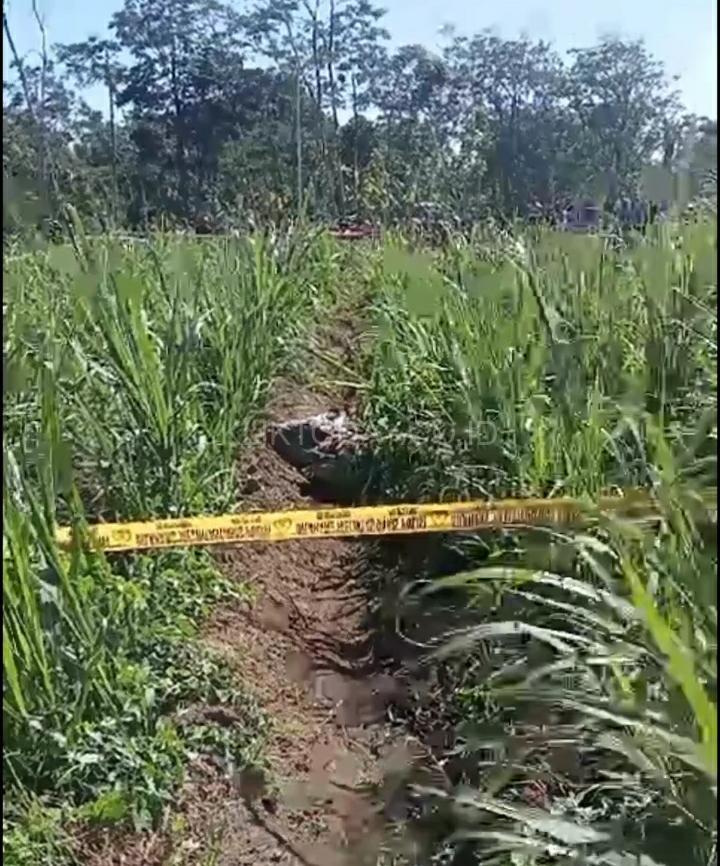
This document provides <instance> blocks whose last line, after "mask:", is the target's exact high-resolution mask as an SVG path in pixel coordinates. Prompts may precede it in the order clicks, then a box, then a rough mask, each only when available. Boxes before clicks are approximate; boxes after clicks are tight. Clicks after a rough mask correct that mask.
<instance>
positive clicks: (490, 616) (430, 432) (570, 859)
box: [364, 224, 717, 866]
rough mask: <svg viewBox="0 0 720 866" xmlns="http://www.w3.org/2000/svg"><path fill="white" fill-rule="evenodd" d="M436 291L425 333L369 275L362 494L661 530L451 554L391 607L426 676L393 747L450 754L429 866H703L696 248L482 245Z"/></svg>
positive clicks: (452, 253) (548, 240)
mask: <svg viewBox="0 0 720 866" xmlns="http://www.w3.org/2000/svg"><path fill="white" fill-rule="evenodd" d="M433 267H435V268H436V270H437V273H438V274H442V275H443V277H444V284H443V290H442V292H441V293H439V297H437V298H436V303H435V309H434V310H432V311H431V313H430V314H429V315H427V314H426V315H419V314H418V310H417V305H416V303H415V298H414V295H413V293H412V292H410V294H409V295H408V285H409V281H411V279H412V274H411V273H410V272H408V273H406V274H405V276H401V277H400V278H398V276H397V274H395V275H394V276H393V275H388V273H387V271H385V272H383V270H382V269H379V270H378V272H377V274H376V281H377V294H376V297H377V302H376V337H377V339H376V341H375V344H374V346H373V347H372V349H371V350H370V351H369V352H368V354H367V356H366V357H365V359H364V364H365V371H366V376H367V388H366V391H365V394H366V401H365V404H364V413H365V421H366V425H367V428H368V432H369V434H370V437H371V439H372V441H373V442H374V448H375V450H374V455H373V457H374V475H373V478H372V481H371V484H372V485H374V490H373V494H374V495H375V496H377V497H380V498H385V499H388V498H393V499H396V500H403V499H405V500H408V501H414V500H421V499H424V500H426V501H438V500H441V499H447V500H452V499H458V498H463V497H473V498H475V497H477V498H484V497H504V496H512V495H516V496H517V495H519V496H556V495H575V496H580V497H584V498H586V499H587V500H588V501H592V500H594V499H596V498H597V496H598V495H599V494H600V493H603V492H612V491H614V490H618V489H619V488H625V487H631V486H641V487H644V488H646V489H648V491H649V492H650V493H651V495H652V496H653V497H654V498H655V499H656V502H657V505H658V509H659V511H660V512H661V514H662V519H661V521H660V524H659V526H655V527H650V528H648V527H641V526H638V525H635V524H629V523H621V522H617V521H614V520H609V519H608V518H606V517H602V516H601V515H597V516H596V519H594V520H592V521H591V524H590V526H589V527H588V528H587V530H586V532H585V533H584V534H578V533H572V532H567V533H557V532H547V531H542V530H540V529H536V530H523V531H520V530H518V531H513V532H503V533H500V534H492V533H491V534H487V533H485V534H483V535H472V534H471V535H468V536H463V537H460V538H458V537H457V536H456V537H454V538H453V539H452V540H448V541H447V542H446V544H445V546H446V547H449V548H451V551H452V553H453V554H454V559H453V561H454V562H462V563H464V567H463V570H462V571H461V572H459V573H454V574H449V575H446V576H444V577H438V576H437V574H434V573H433V572H432V571H431V570H428V569H430V568H431V566H427V569H426V571H427V573H426V572H425V571H422V570H421V572H420V573H417V574H416V575H415V580H414V581H413V582H412V583H411V585H410V586H409V587H406V588H405V591H404V592H403V599H404V603H405V604H406V605H407V608H406V609H404V612H403V613H402V614H401V617H402V621H403V622H404V623H405V627H404V631H405V634H406V635H407V636H408V637H409V638H410V639H412V640H414V641H418V642H420V643H423V642H424V644H425V659H426V662H427V663H428V664H429V665H431V666H433V667H436V668H437V670H438V677H437V680H436V682H437V683H438V685H437V686H436V687H435V688H434V691H433V698H432V701H431V702H429V703H428V704H427V706H424V707H423V708H422V710H421V711H419V712H418V711H417V710H416V711H415V712H414V713H413V714H412V715H411V717H410V724H412V725H413V726H414V727H416V728H417V732H418V734H419V735H420V736H422V735H423V734H428V733H430V732H431V731H435V730H437V729H442V730H443V731H444V733H445V741H446V742H448V741H449V742H451V743H452V746H451V747H449V748H448V749H446V750H444V751H441V752H440V754H439V755H438V758H439V759H440V766H442V767H443V768H444V771H445V774H446V784H445V785H444V786H436V787H434V788H427V787H426V788H425V789H423V790H421V791H420V792H419V793H420V810H419V811H420V813H421V815H420V817H419V819H418V822H419V824H420V825H421V827H420V829H419V832H420V834H421V836H423V837H424V838H425V839H426V840H427V850H426V855H425V856H426V860H427V862H433V863H435V862H437V863H454V864H460V863H462V864H480V863H482V864H492V866H506V864H509V863H513V864H523V866H541V864H542V866H548V864H578V863H582V864H607V866H630V864H638V863H643V864H655V866H658V864H663V866H686V864H693V866H695V864H697V866H700V864H703V866H704V864H708V863H712V862H715V857H716V838H717V831H716V826H717V825H716V820H715V811H716V792H717V746H716V739H717V666H716V660H715V654H716V649H717V639H716V630H717V579H716V575H717V546H716V543H715V541H714V539H713V538H711V537H710V534H709V533H708V532H707V531H705V530H704V529H701V526H702V525H703V524H706V523H707V518H708V514H707V513H706V512H705V511H704V508H703V506H702V505H701V504H700V501H699V500H700V497H699V496H698V493H699V491H700V489H701V488H703V487H706V486H715V485H716V479H717V475H716V457H715V449H716V439H717V398H716V383H717V374H716V360H717V337H716V330H715V328H716V325H715V323H714V321H713V318H712V317H711V316H710V315H709V311H710V310H712V309H714V307H715V302H716V293H717V275H716V265H715V226H714V225H702V224H701V225H695V226H689V227H684V228H682V229H678V228H671V227H663V229H662V230H661V231H658V232H657V233H655V234H654V235H653V236H651V237H650V238H649V239H648V240H647V241H643V242H638V243H637V244H636V245H635V246H617V245H614V246H611V245H609V244H606V243H605V242H604V241H603V240H602V239H601V238H589V237H586V238H579V237H572V238H570V237H568V238H559V237H556V236H549V235H546V234H542V233H533V235H532V236H531V235H527V236H525V235H521V236H517V237H510V236H503V237H500V238H497V239H496V240H494V241H493V239H490V238H488V237H487V235H484V236H478V237H477V238H475V239H474V240H473V241H470V242H468V241H457V242H456V243H455V244H454V245H450V246H449V247H448V248H446V249H445V250H444V251H443V252H442V253H436V254H435V256H434V265H433ZM425 285H426V286H427V285H429V283H428V282H426V284H425ZM425 300H426V302H427V299H425ZM423 312H425V311H423ZM436 559H437V557H436ZM448 561H450V560H449V559H448ZM429 622H433V623H434V626H433V632H434V633H435V637H434V638H430V639H428V638H427V637H426V636H424V633H423V629H425V630H426V629H427V623H429ZM423 623H425V625H424V626H423V625H422V624H423ZM438 623H439V624H438Z"/></svg>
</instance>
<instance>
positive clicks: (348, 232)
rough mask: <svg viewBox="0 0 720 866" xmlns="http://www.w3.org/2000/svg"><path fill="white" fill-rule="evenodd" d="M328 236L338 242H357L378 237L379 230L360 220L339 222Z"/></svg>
mask: <svg viewBox="0 0 720 866" xmlns="http://www.w3.org/2000/svg"><path fill="white" fill-rule="evenodd" d="M330 234H331V235H332V236H333V237H334V238H337V239H338V240H340V241H358V240H364V239H374V238H378V237H380V229H379V228H378V227H377V226H374V225H372V224H371V223H367V222H362V221H360V220H340V221H339V222H338V223H337V224H336V225H335V226H334V227H333V228H331V229H330Z"/></svg>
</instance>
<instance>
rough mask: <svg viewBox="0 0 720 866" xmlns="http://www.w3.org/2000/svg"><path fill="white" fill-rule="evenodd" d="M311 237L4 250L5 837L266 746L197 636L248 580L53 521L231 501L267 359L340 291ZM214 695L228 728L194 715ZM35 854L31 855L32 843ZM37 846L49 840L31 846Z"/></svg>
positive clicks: (285, 358) (235, 687)
mask: <svg viewBox="0 0 720 866" xmlns="http://www.w3.org/2000/svg"><path fill="white" fill-rule="evenodd" d="M339 267H340V255H339V254H338V252H337V250H336V248H335V247H334V246H332V245H331V244H330V243H329V242H328V241H327V240H325V239H323V238H319V237H310V238H307V237H304V236H301V235H299V234H298V235H294V236H272V235H265V236H258V237H256V238H253V239H250V240H247V241H222V242H218V243H215V242H212V243H206V244H203V245H202V246H194V245H192V244H189V243H188V242H184V243H177V242H168V241H166V240H164V239H163V238H157V239H155V240H154V241H153V242H151V243H150V244H149V246H147V247H139V246H132V247H131V248H124V247H122V246H121V245H118V244H116V243H115V242H113V241H112V240H111V239H108V240H105V241H100V242H96V243H87V242H85V241H84V240H83V239H82V238H81V237H80V238H78V239H77V245H76V249H75V250H74V251H73V250H71V249H70V248H68V247H55V248H50V249H49V250H46V251H44V252H39V253H35V254H32V255H29V256H25V257H22V258H21V259H19V260H15V261H12V262H11V263H10V265H9V268H8V270H7V272H6V277H7V278H8V283H9V285H8V301H9V303H8V305H7V306H6V307H5V308H4V334H3V337H4V345H3V349H4V359H3V360H4V367H5V374H6V375H5V386H6V390H5V395H4V396H5V410H6V429H5V441H4V451H3V461H4V470H5V471H4V480H3V505H4V507H3V564H4V581H3V601H4V605H3V632H4V635H3V734H4V749H3V768H4V796H5V803H6V808H5V827H4V829H5V831H6V832H5V834H4V852H5V854H6V855H7V856H8V858H9V860H10V861H11V862H15V863H23V862H48V860H47V858H48V857H49V858H50V859H51V861H52V862H61V859H60V854H59V853H58V852H59V851H60V850H61V849H62V851H63V852H64V854H63V856H66V855H67V856H69V853H68V847H67V845H66V844H65V842H66V840H64V839H63V832H64V831H63V829H62V828H63V827H66V826H67V825H68V822H71V821H77V820H81V821H85V822H96V821H100V822H109V821H114V822H117V821H121V822H126V823H130V824H131V825H133V826H135V827H137V828H142V827H148V826H150V825H153V824H155V823H156V822H157V821H158V820H159V818H160V816H161V815H162V814H163V812H164V810H165V808H166V806H167V804H168V802H169V801H170V798H171V796H172V794H173V792H174V791H176V790H177V787H178V785H179V783H180V781H181V780H182V778H183V776H184V773H185V769H186V766H187V764H188V761H190V760H192V759H193V757H194V756H196V755H198V754H200V753H205V754H207V755H210V756H212V757H213V759H214V760H215V761H216V762H219V763H220V764H221V766H222V767H223V768H224V769H225V770H226V771H228V772H232V771H234V770H235V769H238V768H242V767H243V766H247V765H252V764H258V763H261V762H262V749H261V747H262V742H263V737H264V731H265V726H266V720H265V718H264V717H263V715H262V713H261V712H260V710H259V708H258V707H257V705H256V704H255V703H254V701H253V699H252V698H251V697H249V696H248V695H247V694H246V693H245V691H244V690H243V688H242V684H238V683H236V682H235V681H234V680H233V677H232V675H231V671H230V670H229V668H228V667H227V665H226V664H225V663H223V662H222V661H221V660H220V659H219V658H218V657H216V656H214V655H213V654H212V653H210V651H209V650H207V649H206V648H205V647H204V646H203V645H202V644H201V643H200V642H199V640H198V628H199V625H200V624H201V623H202V621H203V619H204V617H205V616H206V614H207V613H208V611H209V610H210V608H211V607H212V605H213V604H215V603H217V602H218V601H219V600H221V599H227V598H229V597H231V596H237V594H238V593H243V592H245V590H244V589H243V587H242V586H238V585H233V586H231V585H229V584H228V583H227V582H226V581H223V580H222V579H221V577H220V575H219V574H218V572H217V570H216V569H215V568H214V567H213V565H212V560H211V559H210V558H209V556H207V555H206V554H204V553H198V552H183V553H172V554H162V555H157V556H155V555H153V556H135V555H127V556H116V557H112V558H106V557H105V556H103V555H102V554H100V553H97V552H94V551H92V550H91V549H90V548H89V547H88V548H84V547H80V546H78V547H77V548H75V549H73V550H72V551H70V552H65V551H61V550H59V549H58V547H57V545H56V544H55V539H54V532H55V527H56V526H57V524H58V523H67V522H71V523H73V524H74V525H76V526H77V527H78V528H79V529H80V530H81V531H82V528H83V526H84V525H85V520H86V519H87V518H88V517H90V518H92V519H96V520H97V519H117V520H127V519H132V518H143V517H149V516H152V515H162V516H171V515H180V514H188V513H197V512H203V511H204V512H212V511H216V510H227V509H229V508H230V507H231V506H233V505H234V504H235V500H236V486H237V482H238V479H237V478H236V477H235V471H236V470H235V462H236V457H237V453H238V451H239V449H241V448H242V447H243V445H244V444H245V442H246V440H247V437H248V434H249V433H250V432H251V431H252V430H253V429H254V426H255V425H256V424H257V421H258V419H259V417H260V414H261V412H262V409H263V405H264V401H265V398H266V396H267V393H268V389H269V386H270V384H271V382H272V380H273V378H274V377H275V376H277V375H278V374H279V373H280V372H282V371H283V370H286V369H289V368H291V367H292V366H293V364H295V363H297V359H296V358H295V357H294V352H295V350H296V348H297V347H298V346H299V344H300V341H301V338H302V337H303V335H304V334H305V333H306V330H307V328H308V327H309V326H310V324H311V323H312V321H313V319H314V318H315V317H316V315H317V314H318V311H319V310H321V309H323V308H324V306H325V305H326V304H328V303H331V302H332V299H333V297H334V291H335V289H334V285H335V283H336V282H337V276H338V271H339ZM208 706H210V707H221V708H222V709H223V711H224V712H225V714H226V715H227V717H228V719H229V722H228V724H224V725H222V726H219V725H217V724H214V723H212V721H210V716H211V714H210V715H208V714H206V713H204V711H203V708H205V707H208ZM39 852H42V853H41V854H40V853H39ZM36 855H37V857H38V858H39V859H35V860H33V858H35V857H36Z"/></svg>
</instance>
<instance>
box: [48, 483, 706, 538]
mask: <svg viewBox="0 0 720 866" xmlns="http://www.w3.org/2000/svg"><path fill="white" fill-rule="evenodd" d="M703 501H704V503H705V506H706V508H707V514H708V518H709V520H710V521H712V522H716V521H717V496H716V493H715V492H714V491H712V492H711V491H708V492H706V493H705V494H703ZM606 511H613V512H620V513H622V514H623V515H624V516H626V517H628V518H635V519H647V518H653V517H657V508H656V507H654V505H653V501H652V500H651V498H650V497H649V496H647V495H646V494H642V493H639V492H633V493H631V494H627V495H625V496H617V497H607V498H603V499H601V500H600V502H599V503H598V505H597V506H596V507H595V508H590V507H588V506H585V505H583V504H582V503H580V502H579V501H578V500H575V499H568V498H558V499H504V500H498V501H495V502H488V501H481V502H478V501H476V502H452V503H436V504H427V505H425V504H423V505H375V506H361V507H357V508H330V509H322V508H320V509H312V510H292V511H275V512H246V513H242V514H224V515H221V516H219V517H179V518H173V519H171V520H150V521H144V522H129V523H99V524H95V525H94V526H90V527H88V532H89V537H90V540H91V542H93V543H94V544H95V545H96V546H98V547H100V548H101V549H103V550H108V551H121V550H149V549H157V548H166V547H186V546H195V545H211V544H236V543H239V542H246V541H266V542H273V541H287V540H290V539H308V538H338V537H350V538H352V537H356V536H378V535H409V534H414V533H424V532H461V531H465V532H468V531H473V530H481V529H490V528H493V527H512V526H543V525H545V526H563V525H564V526H568V525H572V524H577V523H582V522H583V521H584V520H585V519H586V518H587V517H588V516H591V515H592V514H593V513H597V512H606ZM706 519H707V518H706ZM56 537H57V541H58V543H59V544H60V545H61V546H63V547H69V546H70V545H71V544H72V539H73V530H72V529H71V528H69V527H65V528H61V529H59V530H58V531H57V536H56Z"/></svg>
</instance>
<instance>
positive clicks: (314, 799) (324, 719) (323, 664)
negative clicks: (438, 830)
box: [92, 322, 446, 866]
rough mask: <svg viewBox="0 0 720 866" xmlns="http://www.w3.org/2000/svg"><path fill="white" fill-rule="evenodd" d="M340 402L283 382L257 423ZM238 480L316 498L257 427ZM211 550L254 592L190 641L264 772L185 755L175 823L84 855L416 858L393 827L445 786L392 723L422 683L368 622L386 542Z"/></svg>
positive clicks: (335, 863) (326, 336)
mask: <svg viewBox="0 0 720 866" xmlns="http://www.w3.org/2000/svg"><path fill="white" fill-rule="evenodd" d="M334 324H335V327H334V328H333V323H327V324H326V326H325V328H324V329H323V331H322V332H321V336H322V342H323V343H325V344H326V346H323V348H324V349H326V351H328V350H329V351H334V352H335V353H336V354H339V356H340V358H341V360H343V361H344V362H345V363H347V362H349V361H351V356H352V353H353V351H354V348H355V347H354V345H353V326H352V325H351V324H348V323H347V322H344V323H340V324H339V326H338V323H337V322H336V323H334ZM329 341H332V344H330V343H329ZM352 403H353V395H352V394H348V393H337V392H336V393H333V391H332V390H330V391H328V390H326V389H325V388H322V387H321V388H317V387H312V386H309V385H307V384H303V383H301V382H298V381H293V380H290V379H287V380H283V381H280V382H278V383H277V384H276V387H275V389H274V392H273V397H272V400H271V402H270V405H269V407H268V410H267V413H266V415H267V418H266V420H267V425H268V426H269V425H271V424H272V423H277V422H283V421H286V420H288V419H291V418H301V417H306V416H308V415H312V414H316V413H319V412H324V411H327V410H328V409H343V410H345V411H350V412H352V410H353V407H352ZM266 429H267V428H266ZM239 477H240V478H241V485H242V487H241V489H240V490H239V491H238V500H239V501H241V502H242V503H243V508H244V509H247V510H279V509H282V508H288V507H309V508H312V507H322V504H323V503H322V502H321V501H319V500H317V499H314V498H313V494H312V488H311V485H309V484H308V482H307V479H306V478H305V476H303V475H302V474H301V472H299V471H298V470H296V469H294V468H292V467H291V466H289V465H288V464H287V463H285V462H284V461H283V460H282V459H281V457H280V456H278V454H277V453H276V452H275V451H274V450H273V449H272V447H271V446H270V444H269V442H268V439H267V438H266V437H265V435H264V433H263V431H260V432H259V433H258V436H257V439H256V441H255V443H254V444H252V446H251V447H250V448H249V450H248V451H247V452H246V453H245V455H244V457H243V458H242V460H241V465H240V472H239ZM401 544H402V545H406V544H407V542H406V541H403V542H401ZM415 547H417V548H418V549H419V548H421V547H422V541H417V542H416V544H415ZM215 557H216V560H217V563H218V565H219V567H220V569H221V571H222V572H223V573H224V574H226V575H228V576H230V577H232V578H236V579H237V581H238V582H241V583H243V584H245V585H247V584H249V585H250V586H251V587H252V590H253V596H254V598H253V601H252V602H249V603H242V602H236V603H232V604H224V605H221V606H220V607H219V608H218V609H216V611H215V612H214V614H213V616H212V617H211V619H210V621H209V622H208V623H207V624H206V627H205V630H204V633H203V636H202V638H203V640H204V642H206V643H207V644H208V645H209V646H210V647H212V648H213V649H215V650H217V651H218V652H220V653H221V654H222V655H223V656H224V657H225V658H226V659H227V660H228V661H229V662H230V664H231V665H232V667H233V669H234V670H235V672H236V674H237V678H238V681H239V682H240V683H241V684H242V685H243V687H244V688H246V689H247V690H248V691H249V692H250V694H251V695H253V697H254V698H255V699H256V700H257V701H258V703H259V704H260V706H261V707H262V709H263V710H264V711H265V713H266V715H267V717H268V718H269V719H270V731H269V735H268V741H267V746H266V753H265V755H266V759H267V762H268V768H269V769H268V772H267V773H263V772H257V771H245V772H242V773H239V774H237V773H236V774H235V776H234V777H233V778H228V776H227V773H225V772H223V771H222V770H220V769H219V768H217V767H215V766H213V764H212V763H211V762H208V761H198V762H197V763H196V764H195V765H193V766H192V767H191V768H190V772H189V774H188V780H187V782H186V784H185V786H184V787H183V789H182V791H181V792H180V794H179V796H178V799H177V802H176V803H175V806H174V808H173V810H172V817H171V822H172V824H173V825H174V826H175V827H176V828H180V829H175V830H173V829H172V827H168V826H166V827H164V828H162V829H161V831H160V832H158V833H156V834H152V835H151V836H150V837H144V838H141V837H131V838H128V837H124V838H122V837H121V838H117V837H115V838H114V837H113V834H110V835H109V836H105V837H104V839H103V844H99V845H98V846H97V847H95V846H94V847H95V854H96V855H97V856H95V857H93V858H92V863H93V864H100V863H102V864H103V866H106V864H109V863H113V864H115V863H117V864H118V866H119V864H132V866H135V864H140V863H143V864H148V866H150V864H153V866H155V864H157V866H160V864H164V866H211V864H212V866H251V864H252V866H266V864H267V866H271V864H282V866H366V864H367V866H375V864H382V866H390V864H395V863H401V862H402V863H407V862H413V863H419V862H422V860H418V859H417V857H418V852H419V850H420V848H422V847H423V840H422V838H420V837H419V836H417V837H416V836H412V835H411V834H410V833H408V832H407V827H406V826H405V820H406V819H407V818H408V816H409V815H410V814H411V812H412V810H413V808H414V806H413V800H412V797H411V795H410V794H409V790H410V787H409V786H410V784H411V783H419V782H420V783H422V782H426V783H430V784H433V785H435V786H437V785H439V784H440V785H445V783H446V780H445V777H444V775H443V773H442V771H441V770H440V769H439V768H438V767H437V766H436V765H435V764H434V759H433V758H432V756H431V755H430V754H429V752H428V749H427V748H426V747H424V746H422V745H421V743H420V741H419V740H418V739H417V738H416V737H414V736H412V735H411V734H410V733H409V732H408V728H407V727H406V725H405V724H404V723H403V722H402V721H400V720H399V718H398V715H399V714H401V713H402V708H403V707H404V706H408V704H409V703H412V702H417V701H418V699H419V698H420V696H421V692H422V690H423V688H425V684H423V683H422V682H421V681H420V680H419V679H418V680H417V681H415V682H414V681H412V680H411V678H410V676H409V675H408V673H407V670H408V666H407V664H406V662H407V661H408V658H409V657H412V655H413V654H416V652H417V651H416V650H413V649H410V650H409V647H408V646H403V645H402V641H400V642H398V639H397V635H395V634H394V632H393V628H392V627H391V628H387V629H386V628H383V627H382V625H381V623H382V620H383V617H382V610H381V608H382V601H381V600H379V598H381V596H380V597H379V596H378V592H379V589H380V587H381V585H382V584H383V582H387V544H385V545H384V546H383V545H381V544H379V543H378V542H376V541H372V540H368V539H311V540H307V541H287V542H280V543H274V544H261V543H258V544H251V545H237V546H234V547H227V548H222V549H218V551H217V552H216V553H215ZM391 558H392V557H391ZM379 623H380V625H379ZM408 650H409V653H408ZM394 708H395V709H397V710H398V713H394V711H393V710H394ZM210 710H211V708H208V712H210ZM219 723H222V720H220V722H219ZM99 841H100V840H98V842H99ZM101 849H102V850H101ZM407 855H410V856H409V857H408V858H407V859H406V857H407Z"/></svg>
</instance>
